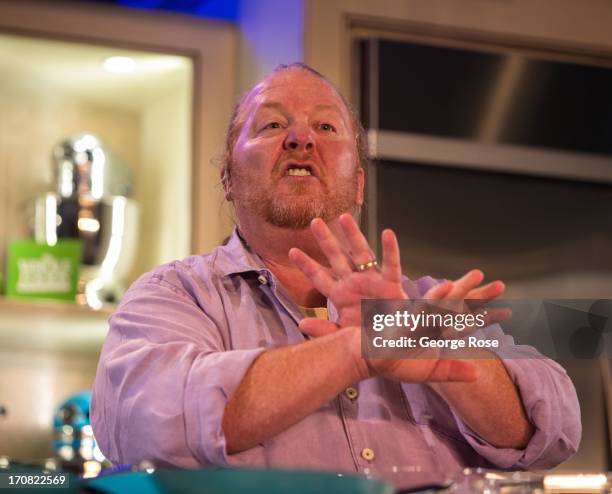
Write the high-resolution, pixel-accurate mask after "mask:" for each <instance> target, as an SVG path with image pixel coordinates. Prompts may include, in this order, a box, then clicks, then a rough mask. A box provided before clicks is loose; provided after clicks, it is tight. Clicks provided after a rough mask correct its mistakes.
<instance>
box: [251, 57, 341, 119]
mask: <svg viewBox="0 0 612 494" xmlns="http://www.w3.org/2000/svg"><path fill="white" fill-rule="evenodd" d="M269 103H275V104H280V105H281V106H283V107H285V108H287V109H290V110H295V109H300V110H306V111H307V110H309V109H315V108H317V107H325V108H331V109H335V110H337V111H338V112H339V113H340V114H341V115H342V117H343V118H345V119H346V120H347V121H350V116H349V112H348V109H347V108H346V106H345V104H344V102H343V101H342V98H341V97H340V95H339V94H338V93H337V91H336V90H335V89H334V88H333V87H332V86H331V85H330V84H329V83H328V82H327V81H325V80H323V79H321V78H320V77H318V76H316V75H314V74H311V73H309V72H306V71H304V70H301V69H292V70H291V69H290V70H284V71H282V72H279V73H276V74H272V75H271V76H269V77H268V78H266V79H264V80H263V81H262V82H261V83H259V84H258V85H257V86H255V87H254V88H253V89H252V90H251V92H250V93H249V94H248V96H247V98H246V100H245V102H244V106H243V111H244V112H245V116H246V117H247V118H248V117H249V116H251V115H253V114H254V113H256V112H257V110H258V109H259V108H261V107H262V106H263V107H266V106H267V105H268V104H269Z"/></svg>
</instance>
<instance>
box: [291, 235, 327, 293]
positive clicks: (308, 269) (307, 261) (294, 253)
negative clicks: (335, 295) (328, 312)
mask: <svg viewBox="0 0 612 494" xmlns="http://www.w3.org/2000/svg"><path fill="white" fill-rule="evenodd" d="M289 259H291V261H292V262H293V263H294V264H295V265H296V266H297V267H298V268H299V270H300V271H301V272H302V273H304V275H305V276H306V277H307V278H308V279H309V280H310V281H311V282H312V284H313V285H314V286H315V288H316V289H317V290H319V292H321V293H322V294H323V295H325V296H326V297H329V294H330V293H331V291H332V289H333V286H334V283H335V282H336V280H335V279H334V277H333V276H332V275H331V273H330V272H329V271H328V270H327V269H326V268H324V267H323V266H321V265H320V264H319V263H318V262H317V261H315V260H314V259H313V258H312V257H310V256H309V255H308V254H306V253H305V252H304V251H302V250H300V249H298V248H297V247H294V248H293V249H291V250H290V251H289Z"/></svg>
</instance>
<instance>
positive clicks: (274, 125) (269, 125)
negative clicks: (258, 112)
mask: <svg viewBox="0 0 612 494" xmlns="http://www.w3.org/2000/svg"><path fill="white" fill-rule="evenodd" d="M280 128H281V124H280V123H278V122H270V123H267V124H266V125H264V126H263V128H262V130H267V129H280Z"/></svg>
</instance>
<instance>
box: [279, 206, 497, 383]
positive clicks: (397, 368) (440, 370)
mask: <svg viewBox="0 0 612 494" xmlns="http://www.w3.org/2000/svg"><path fill="white" fill-rule="evenodd" d="M339 225H340V228H341V234H342V236H343V237H344V239H345V242H344V243H345V248H344V249H343V247H342V245H341V242H340V241H339V240H338V238H337V237H336V236H335V235H334V234H333V233H332V232H331V230H330V229H329V228H328V226H327V225H326V224H325V223H324V222H323V221H322V220H320V219H315V220H313V222H312V224H311V229H312V232H313V234H314V236H315V238H316V240H317V242H318V243H319V246H320V248H321V251H322V252H323V254H324V255H325V256H326V258H327V260H328V262H329V268H328V267H325V266H322V265H321V264H320V263H318V262H317V261H315V260H314V259H312V258H311V257H309V256H308V255H307V254H306V253H304V252H303V251H301V250H300V249H297V248H294V249H291V251H290V252H289V256H290V258H291V260H292V261H293V262H294V263H295V264H296V265H297V266H298V267H299V268H300V270H301V271H302V272H303V273H304V274H305V275H306V276H307V277H308V278H309V279H310V280H311V281H312V283H313V284H314V286H315V287H316V288H317V289H318V290H319V291H320V292H321V293H322V294H323V295H325V296H326V297H327V298H328V299H329V300H331V302H332V303H333V304H334V306H335V307H336V309H337V310H338V313H339V324H335V323H333V322H330V321H322V320H318V319H315V318H306V319H303V320H302V322H301V323H300V329H301V330H302V331H303V332H304V333H306V334H309V335H311V336H314V337H317V336H322V335H325V334H328V333H330V332H333V331H337V330H338V328H339V327H348V326H356V327H359V326H360V325H361V300H362V299H364V298H376V299H396V300H397V299H407V295H406V293H405V292H404V290H403V289H402V285H401V282H402V273H401V264H400V254H399V246H398V243H397V239H396V237H395V234H394V233H393V231H392V230H384V231H383V232H382V237H381V244H382V251H383V252H382V254H383V258H382V263H381V265H380V266H378V265H376V264H375V263H373V262H372V261H373V260H374V255H373V252H372V250H371V249H370V246H369V245H368V243H367V240H366V239H365V237H364V236H363V234H362V233H361V231H360V230H359V227H358V226H357V224H356V222H355V220H354V219H353V218H352V217H351V216H350V215H348V214H345V215H342V216H341V217H340V218H339ZM483 278H484V275H483V274H482V272H481V271H480V270H472V271H469V272H468V273H466V274H465V275H464V276H463V277H461V278H460V279H458V280H456V281H454V282H451V281H444V282H442V283H440V284H438V285H436V286H434V287H433V288H431V289H430V290H429V291H428V292H427V293H426V294H425V295H424V296H423V298H424V299H428V300H463V299H466V298H468V299H481V300H483V301H486V300H491V299H493V298H496V297H498V296H499V295H500V294H501V293H502V292H503V291H504V285H503V283H501V282H499V281H496V282H493V283H489V284H487V285H483V286H479V285H480V284H481V283H482V280H483ZM428 352H429V353H428V354H427V355H425V354H421V355H419V358H418V359H415V358H412V359H401V360H388V359H369V360H365V359H361V361H360V365H362V366H363V367H364V372H365V373H366V375H379V374H382V375H385V376H386V377H389V378H391V379H397V380H402V381H448V380H470V379H473V371H472V367H471V365H470V364H469V363H467V362H462V361H455V360H446V359H439V358H438V357H439V353H438V352H437V351H435V350H428Z"/></svg>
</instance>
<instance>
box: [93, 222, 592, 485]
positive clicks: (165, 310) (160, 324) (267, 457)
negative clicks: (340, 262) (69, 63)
mask: <svg viewBox="0 0 612 494" xmlns="http://www.w3.org/2000/svg"><path fill="white" fill-rule="evenodd" d="M434 283H435V281H434V280H433V279H431V278H422V279H420V280H418V281H417V282H410V281H406V283H405V287H404V288H405V290H406V291H407V293H408V295H409V296H410V297H413V298H418V297H419V296H421V295H422V294H423V293H424V292H425V291H426V290H427V289H428V288H430V287H431V286H432V285H433V284H434ZM328 310H329V314H330V319H332V320H333V319H334V317H335V310H334V308H333V306H331V304H330V305H329V306H328ZM302 317H303V316H302V314H301V312H300V310H299V308H298V306H297V305H296V304H295V303H294V302H293V301H292V300H291V299H290V297H289V296H288V294H287V292H286V291H285V290H284V289H283V287H282V286H281V285H280V283H279V282H278V281H277V280H276V279H275V277H274V276H273V275H272V273H271V272H270V271H269V270H268V269H266V268H265V266H264V264H263V263H262V261H261V259H259V257H258V256H257V255H256V254H254V253H253V252H252V251H250V250H249V248H248V247H247V246H246V245H245V244H244V243H243V241H242V239H241V238H240V236H239V235H238V233H237V232H236V231H235V232H234V234H233V235H232V237H231V238H230V240H229V242H228V243H227V245H224V246H221V247H218V248H216V249H214V250H213V251H212V252H211V253H209V254H207V255H199V256H192V257H189V258H187V259H185V260H183V261H177V262H172V263H169V264H166V265H163V266H161V267H159V268H157V269H155V270H153V271H152V272H150V273H147V274H145V275H144V276H142V277H141V278H140V279H139V280H138V281H136V282H135V283H134V284H133V285H132V287H131V288H130V289H129V290H128V292H127V293H126V294H125V296H124V298H123V300H122V302H121V305H120V306H119V308H118V309H117V311H116V313H115V314H113V316H111V318H110V331H109V334H108V337H107V339H106V342H105V344H104V348H103V350H102V355H101V357H100V363H99V366H98V371H97V375H96V381H95V386H94V395H93V401H92V406H91V420H92V424H93V428H94V433H95V436H96V438H97V440H98V443H99V445H100V447H101V449H102V451H103V453H104V454H105V455H106V456H107V458H108V459H109V460H111V461H112V462H114V463H135V462H139V461H141V460H143V459H148V460H152V461H154V462H156V463H158V464H162V465H175V466H181V467H196V466H199V465H257V466H270V467H300V468H315V469H328V470H334V471H348V472H364V471H366V472H368V471H369V472H371V473H373V474H375V475H376V474H377V473H378V474H380V475H381V476H382V477H387V478H388V477H394V476H395V475H396V474H395V473H394V474H393V475H390V472H396V471H397V472H419V471H421V472H442V473H443V474H450V473H452V472H454V471H455V470H458V469H459V468H461V467H464V466H484V467H496V468H502V469H522V468H538V469H540V468H548V467H551V466H553V465H556V464H558V463H559V462H561V461H563V460H565V459H566V458H568V457H569V456H570V455H571V454H572V453H573V452H574V451H575V450H576V449H577V446H578V443H579V440H580V434H581V426H580V410H579V406H578V401H577V398H576V392H575V390H574V387H573V385H572V383H571V381H570V379H569V378H568V377H567V375H566V373H565V371H564V370H563V369H562V368H561V367H560V366H559V365H557V364H556V363H555V362H553V361H550V360H547V359H543V358H540V359H508V360H504V364H505V365H506V368H507V370H508V372H509V374H510V376H511V378H512V380H513V381H514V383H515V384H516V386H517V388H518V390H519V392H520V395H521V398H522V400H523V404H524V407H525V410H526V413H527V416H528V418H529V420H530V421H531V423H532V424H533V426H534V428H535V434H534V435H533V437H532V439H531V440H530V442H529V444H528V445H527V447H526V448H525V449H521V450H517V449H500V448H495V447H494V446H492V445H491V444H489V443H488V442H487V441H486V440H485V439H484V438H482V437H481V436H479V435H478V434H477V433H476V432H474V431H473V430H471V429H470V428H469V427H468V426H467V425H466V424H465V423H464V422H463V421H462V420H461V419H460V418H459V417H458V416H457V415H456V414H455V413H454V412H453V410H452V409H450V408H449V406H448V405H447V404H446V403H445V402H444V401H443V400H442V399H441V398H440V397H439V396H438V395H437V394H436V393H435V392H433V391H432V390H431V389H430V388H429V387H428V386H426V385H421V384H409V383H406V384H398V383H396V382H391V381H389V380H386V379H382V378H372V379H368V380H365V381H362V382H359V383H355V384H353V386H352V388H354V389H350V390H348V391H346V392H344V393H341V394H340V395H339V396H337V397H336V398H335V399H334V400H332V401H330V402H329V403H326V404H325V405H323V406H322V407H321V408H320V409H319V410H317V411H316V412H315V413H313V414H311V415H309V416H308V417H306V418H304V419H303V420H301V421H300V422H298V423H297V424H295V425H294V426H292V427H290V428H289V429H287V430H285V431H284V432H282V433H280V434H278V435H277V436H275V437H273V438H271V439H269V440H267V441H265V442H264V443H262V444H260V445H258V446H256V447H254V448H252V449H249V450H247V451H243V452H241V453H237V454H233V455H229V454H228V453H227V451H226V448H225V438H224V435H223V430H222V427H221V422H222V417H223V411H224V408H225V405H226V403H227V402H228V400H229V399H230V398H231V396H232V394H233V393H234V391H235V390H236V388H237V386H238V385H239V383H240V381H241V380H242V378H243V376H244V375H245V373H246V371H247V369H248V368H249V366H250V365H251V364H252V362H253V361H254V360H255V359H256V358H257V357H258V356H259V355H260V354H261V353H262V352H264V351H266V349H269V348H272V347H278V346H284V345H294V344H299V343H301V342H303V341H305V337H304V336H303V335H302V334H301V333H300V331H299V330H298V327H297V325H298V322H299V320H300V319H301V318H302ZM506 348H508V347H506ZM517 349H518V350H517ZM504 351H505V349H504V348H502V349H501V350H500V352H499V353H500V356H501V357H503V353H504ZM512 351H513V354H514V356H516V353H517V351H518V352H519V353H520V352H523V354H524V355H525V356H533V355H534V353H535V350H534V349H532V348H530V347H513V348H512ZM312 365H313V366H316V365H317V362H316V360H315V361H313V362H312ZM355 391H356V393H355ZM245 413H248V410H245Z"/></svg>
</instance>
